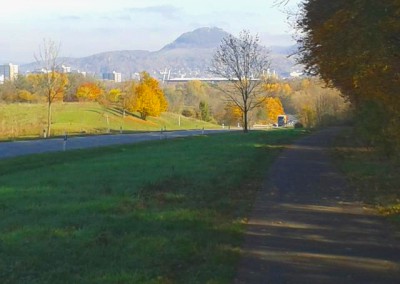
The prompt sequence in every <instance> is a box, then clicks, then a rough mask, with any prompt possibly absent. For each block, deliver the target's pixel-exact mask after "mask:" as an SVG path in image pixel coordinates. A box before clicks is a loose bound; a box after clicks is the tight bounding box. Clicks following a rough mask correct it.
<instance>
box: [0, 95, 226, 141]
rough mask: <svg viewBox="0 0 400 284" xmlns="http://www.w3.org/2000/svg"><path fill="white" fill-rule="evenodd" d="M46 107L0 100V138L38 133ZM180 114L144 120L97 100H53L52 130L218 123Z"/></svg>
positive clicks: (73, 131)
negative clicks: (124, 115)
mask: <svg viewBox="0 0 400 284" xmlns="http://www.w3.org/2000/svg"><path fill="white" fill-rule="evenodd" d="M46 113H47V108H46V105H44V104H9V105H5V104H3V105H1V104H0V139H8V138H14V137H18V136H22V137H35V136H36V137H37V136H39V135H40V134H42V131H43V129H44V128H45V126H46ZM107 117H108V123H107ZM180 120H181V125H180V126H179V115H177V114H172V113H164V114H162V115H161V117H159V118H154V117H149V118H148V120H147V121H143V120H141V119H139V118H137V117H135V116H132V115H127V116H126V117H125V118H122V117H121V114H120V113H118V112H117V111H115V110H114V109H112V108H105V107H103V106H101V105H99V104H97V103H55V104H54V105H53V125H52V127H53V133H54V135H62V134H63V133H64V132H68V133H69V134H81V133H106V132H108V128H110V131H111V132H115V131H119V130H120V128H121V127H122V129H123V130H124V131H148V130H160V129H161V128H164V127H166V128H167V130H172V129H194V128H202V127H205V128H216V127H218V126H216V125H214V124H210V123H206V122H203V121H198V120H195V119H189V118H185V117H183V116H181V118H180Z"/></svg>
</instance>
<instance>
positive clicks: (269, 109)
mask: <svg viewBox="0 0 400 284" xmlns="http://www.w3.org/2000/svg"><path fill="white" fill-rule="evenodd" d="M264 108H265V110H266V113H267V122H268V123H276V122H277V121H278V115H281V114H285V111H284V109H283V106H282V103H281V100H280V99H279V98H272V97H269V98H267V99H266V100H265V101H264Z"/></svg>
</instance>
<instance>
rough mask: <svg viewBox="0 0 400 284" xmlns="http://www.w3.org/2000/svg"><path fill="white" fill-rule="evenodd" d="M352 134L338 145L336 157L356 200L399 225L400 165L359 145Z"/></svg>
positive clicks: (342, 137) (347, 134)
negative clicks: (377, 210)
mask: <svg viewBox="0 0 400 284" xmlns="http://www.w3.org/2000/svg"><path fill="white" fill-rule="evenodd" d="M357 141H358V139H357V137H355V135H354V134H353V133H352V132H351V131H347V132H345V133H343V135H342V136H341V137H340V138H339V139H338V141H337V148H336V149H335V157H336V161H337V164H338V166H339V168H340V169H341V170H342V171H343V173H344V174H345V175H346V176H347V177H348V178H349V180H350V182H351V183H352V184H353V187H354V188H355V190H356V192H355V194H356V196H357V197H358V198H359V199H361V200H362V201H364V202H366V203H368V204H370V205H373V206H376V207H377V208H378V209H379V210H380V211H381V213H382V214H385V215H388V216H390V217H391V218H392V219H393V220H395V221H397V222H398V223H399V224H400V186H399V185H400V163H399V161H393V160H389V159H387V158H385V157H383V156H382V154H381V153H378V152H377V151H375V150H374V149H372V148H367V147H365V146H363V145H362V144H360V143H359V142H357Z"/></svg>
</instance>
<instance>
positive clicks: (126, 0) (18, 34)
mask: <svg viewBox="0 0 400 284" xmlns="http://www.w3.org/2000/svg"><path fill="white" fill-rule="evenodd" d="M274 1H275V0H239V1H232V0H165V1H163V0H12V1H9V0H0V64H2V63H9V62H10V63H14V64H21V63H27V62H32V61H34V54H38V53H39V48H40V46H41V44H42V43H43V40H44V39H46V40H49V39H50V40H52V41H54V42H56V43H59V44H60V56H68V57H84V56H89V55H92V54H96V53H100V52H104V51H113V50H149V51H156V50H159V49H161V48H162V47H163V46H165V45H166V44H168V43H171V42H172V41H174V40H175V39H176V38H178V37H179V36H180V35H181V34H182V33H185V32H190V31H193V30H195V29H197V28H201V27H218V28H222V29H224V30H225V31H227V32H229V33H231V34H233V35H238V34H239V32H240V31H241V30H244V29H246V30H249V31H250V33H251V34H253V35H254V34H258V35H259V36H260V39H261V43H262V44H264V45H265V46H272V45H291V44H293V43H294V41H293V38H292V34H293V29H292V27H291V25H290V24H289V22H288V21H287V13H285V11H284V10H287V9H289V10H291V11H295V10H296V8H297V4H298V3H299V2H300V1H301V0H291V1H290V3H289V5H288V6H286V7H277V6H276V5H274Z"/></svg>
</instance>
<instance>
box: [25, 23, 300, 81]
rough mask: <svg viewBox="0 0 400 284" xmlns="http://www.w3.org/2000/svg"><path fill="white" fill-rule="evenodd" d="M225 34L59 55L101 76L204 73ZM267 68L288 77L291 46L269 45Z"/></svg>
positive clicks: (203, 32)
mask: <svg viewBox="0 0 400 284" xmlns="http://www.w3.org/2000/svg"><path fill="white" fill-rule="evenodd" d="M227 35H228V33H227V32H226V31H224V30H222V29H220V28H199V29H196V30H194V31H192V32H187V33H184V34H182V35H181V36H179V37H178V38H177V39H176V40H175V41H173V42H172V43H169V44H167V45H165V46H164V47H163V48H162V49H160V50H159V51H155V52H150V51H145V50H120V51H108V52H103V53H99V54H94V55H91V56H87V57H82V58H61V59H60V60H61V61H62V63H63V64H64V65H68V66H71V67H72V69H76V70H80V71H85V72H87V73H89V74H94V75H96V76H101V74H102V73H107V72H112V71H116V72H120V73H122V75H123V78H124V79H128V78H130V77H131V76H132V74H135V73H138V72H141V71H144V70H145V71H147V72H149V73H150V74H153V75H154V76H156V77H157V76H158V77H162V76H163V75H162V74H161V73H162V72H165V70H167V71H169V70H170V72H171V77H182V76H186V77H200V76H205V75H206V73H207V70H208V68H209V66H210V61H211V58H212V55H213V54H214V52H215V50H216V48H217V47H218V46H219V44H220V42H221V39H222V38H223V37H225V36H227ZM269 49H270V50H271V53H270V57H271V60H272V64H271V68H272V69H274V70H276V72H277V73H278V74H280V75H281V76H284V77H286V76H288V74H289V73H290V71H291V69H292V68H293V66H294V59H292V58H287V55H288V54H289V53H290V52H291V51H292V50H293V47H287V46H285V47H276V46H275V47H271V48H269ZM36 68H37V66H36V63H30V64H25V65H22V66H20V70H21V71H22V72H26V71H32V70H34V69H36Z"/></svg>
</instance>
